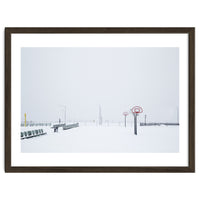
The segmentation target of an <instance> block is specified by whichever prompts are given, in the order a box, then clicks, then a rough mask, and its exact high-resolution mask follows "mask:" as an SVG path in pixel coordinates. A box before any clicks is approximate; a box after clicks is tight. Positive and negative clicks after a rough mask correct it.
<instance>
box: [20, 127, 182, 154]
mask: <svg viewBox="0 0 200 200" xmlns="http://www.w3.org/2000/svg"><path fill="white" fill-rule="evenodd" d="M39 128H43V130H44V131H45V132H47V134H46V135H43V136H39V137H33V138H30V139H24V140H21V151H22V152H23V153H106V152H108V153H134V152H136V153H154V152H155V153H170V152H171V153H173V152H174V153H175V152H176V153H177V152H178V151H179V127H178V126H148V127H144V126H138V135H134V130H133V128H132V127H127V128H125V127H121V126H116V125H115V126H111V125H110V126H84V125H82V126H80V127H78V128H73V129H69V130H62V128H59V131H58V133H54V132H53V130H52V129H51V128H50V127H30V128H27V129H31V130H35V129H39ZM23 129H26V128H23Z"/></svg>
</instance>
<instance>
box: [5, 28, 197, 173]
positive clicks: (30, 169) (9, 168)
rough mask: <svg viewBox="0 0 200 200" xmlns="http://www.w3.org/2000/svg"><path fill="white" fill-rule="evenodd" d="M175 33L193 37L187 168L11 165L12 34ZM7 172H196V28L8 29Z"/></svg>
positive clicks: (6, 56) (6, 60)
mask: <svg viewBox="0 0 200 200" xmlns="http://www.w3.org/2000/svg"><path fill="white" fill-rule="evenodd" d="M18 33H23V34H30V33H31V34H33V33H35V34H51V33H56V34H67V33H74V34H84V33H89V34H92V33H99V34H111V33H120V34H134V33H141V34H147V33H152V34H162V33H164V34H166V33H167V34H171V33H175V34H176V33H177V34H181V33H185V34H188V37H189V40H188V41H189V44H188V50H189V55H188V58H189V63H188V66H189V73H188V79H189V82H188V89H189V96H188V100H189V105H188V106H189V113H188V115H189V116H188V117H189V128H188V134H189V153H188V155H189V158H188V161H189V163H188V166H187V167H179V166H174V167H165V166H163V167H156V166H155V167H126V166H124V167H117V166H113V167H107V166H104V167H90V166H87V167H85V166H84V167H76V166H70V167H59V166H58V167H51V166H50V167H49V166H48V167H47V166H44V167H39V166H38V167H31V166H29V167H12V166H11V148H12V147H11V34H18ZM5 172H195V28H193V27H192V28H190V27H185V28H18V27H17V28H13V27H12V28H5Z"/></svg>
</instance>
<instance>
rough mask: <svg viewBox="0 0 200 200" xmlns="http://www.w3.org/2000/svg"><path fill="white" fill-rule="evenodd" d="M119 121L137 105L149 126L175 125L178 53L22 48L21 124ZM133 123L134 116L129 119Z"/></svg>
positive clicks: (162, 49) (166, 49)
mask: <svg viewBox="0 0 200 200" xmlns="http://www.w3.org/2000/svg"><path fill="white" fill-rule="evenodd" d="M61 105H66V108H67V120H75V121H79V120H97V119H98V115H99V113H98V110H99V105H101V111H102V117H103V120H114V121H119V120H123V116H122V113H123V112H124V111H129V110H130V109H131V108H132V107H133V106H135V105H139V106H142V107H143V109H144V113H143V114H141V115H140V119H141V120H143V118H144V114H147V120H149V121H159V122H160V121H166V122H177V108H178V106H179V49H178V48H82V47H80V48H74V47H73V48H70V47H69V48H54V47H53V48H22V49H21V119H22V120H23V119H24V113H25V112H26V113H27V120H28V121H30V120H32V121H58V118H61V119H62V120H63V119H64V109H63V107H62V106H61ZM127 119H128V120H132V116H128V118H127Z"/></svg>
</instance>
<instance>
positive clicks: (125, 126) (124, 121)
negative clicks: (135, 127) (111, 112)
mask: <svg viewBox="0 0 200 200" xmlns="http://www.w3.org/2000/svg"><path fill="white" fill-rule="evenodd" d="M124 125H125V127H126V115H124Z"/></svg>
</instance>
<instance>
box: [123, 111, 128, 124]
mask: <svg viewBox="0 0 200 200" xmlns="http://www.w3.org/2000/svg"><path fill="white" fill-rule="evenodd" d="M123 115H124V126H125V127H126V117H127V115H129V113H128V112H123Z"/></svg>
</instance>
